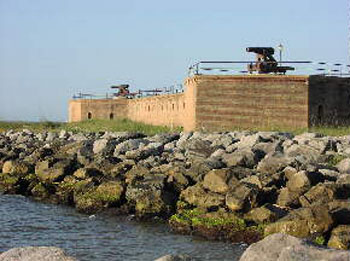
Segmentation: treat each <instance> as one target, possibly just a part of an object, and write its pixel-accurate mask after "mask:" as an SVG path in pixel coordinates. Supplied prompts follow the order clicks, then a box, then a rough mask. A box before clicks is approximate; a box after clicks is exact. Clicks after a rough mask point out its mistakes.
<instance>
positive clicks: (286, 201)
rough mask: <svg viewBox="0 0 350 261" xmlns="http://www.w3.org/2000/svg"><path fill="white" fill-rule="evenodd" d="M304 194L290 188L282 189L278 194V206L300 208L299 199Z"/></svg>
mask: <svg viewBox="0 0 350 261" xmlns="http://www.w3.org/2000/svg"><path fill="white" fill-rule="evenodd" d="M301 194H302V193H300V192H293V191H290V190H289V189H288V188H282V189H281V190H280V192H279V194H278V198H277V205H279V206H282V207H293V208H295V207H298V206H300V202H299V197H300V196H301Z"/></svg>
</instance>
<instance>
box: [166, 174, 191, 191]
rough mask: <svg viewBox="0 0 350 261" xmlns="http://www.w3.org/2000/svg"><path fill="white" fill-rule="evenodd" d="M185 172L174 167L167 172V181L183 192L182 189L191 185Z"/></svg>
mask: <svg viewBox="0 0 350 261" xmlns="http://www.w3.org/2000/svg"><path fill="white" fill-rule="evenodd" d="M184 173H185V170H184V169H181V168H173V169H171V170H169V171H168V172H167V176H168V179H167V183H168V184H171V185H172V186H173V187H174V189H175V191H176V192H178V193H181V191H183V190H184V189H186V188H187V187H188V186H189V185H190V182H189V180H188V179H187V178H186V176H185V175H184Z"/></svg>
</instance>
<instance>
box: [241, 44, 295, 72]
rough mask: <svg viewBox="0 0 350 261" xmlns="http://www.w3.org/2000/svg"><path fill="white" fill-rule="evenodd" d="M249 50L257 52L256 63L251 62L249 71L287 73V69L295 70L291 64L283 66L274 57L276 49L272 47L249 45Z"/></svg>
mask: <svg viewBox="0 0 350 261" xmlns="http://www.w3.org/2000/svg"><path fill="white" fill-rule="evenodd" d="M246 51H247V52H251V53H255V54H256V60H255V63H253V62H252V63H250V64H248V66H247V70H248V72H249V73H253V72H257V73H259V74H268V73H276V74H277V73H278V74H285V73H286V72H287V71H294V70H295V68H294V67H291V66H281V65H279V64H278V62H277V61H276V59H275V58H274V57H273V55H274V53H275V49H274V48H272V47H248V48H247V49H246Z"/></svg>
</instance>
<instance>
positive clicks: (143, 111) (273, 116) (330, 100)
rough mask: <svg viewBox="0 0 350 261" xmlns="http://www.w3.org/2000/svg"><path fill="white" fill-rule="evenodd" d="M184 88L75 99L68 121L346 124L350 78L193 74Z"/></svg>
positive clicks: (198, 126)
mask: <svg viewBox="0 0 350 261" xmlns="http://www.w3.org/2000/svg"><path fill="white" fill-rule="evenodd" d="M185 87H186V88H185V92H184V93H179V94H171V95H158V96H151V97H145V98H137V99H125V98H116V99H98V100H96V99H74V100H70V101H69V121H70V122H75V121H82V120H87V119H111V120H113V119H115V118H118V117H119V118H129V119H131V120H134V121H138V122H143V123H148V124H154V125H166V126H170V127H175V126H182V127H184V130H186V131H190V130H209V131H224V130H232V129H234V128H237V127H239V128H256V129H259V128H260V129H262V128H263V129H274V128H280V129H298V128H308V127H311V126H313V125H327V126H331V125H349V123H350V78H342V77H331V76H286V75H244V76H242V75H195V76H192V77H189V78H187V79H186V80H185Z"/></svg>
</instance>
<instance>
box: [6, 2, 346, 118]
mask: <svg viewBox="0 0 350 261" xmlns="http://www.w3.org/2000/svg"><path fill="white" fill-rule="evenodd" d="M348 12H349V1H347V0H293V1H286V0H284V1H282V0H265V1H261V0H250V1H248V0H245V1H241V0H235V1H233V0H230V1H229V0H227V1H221V0H216V1H213V0H211V1H206V0H200V1H197V0H193V1H188V0H187V1H184V0H177V1H164V0H157V1H156V0H148V1H143V0H139V1H136V0H134V1H133V0H128V1H125V0H123V1H121V0H0V120H33V121H36V120H59V121H64V120H66V119H67V113H68V112H67V102H68V99H69V98H70V97H71V96H72V95H73V94H74V93H77V92H80V91H83V92H94V93H105V92H107V91H109V86H110V85H112V84H119V83H124V82H128V83H130V84H131V86H132V87H133V88H135V89H136V88H137V89H138V88H142V89H144V88H159V87H164V86H169V85H171V84H173V83H174V82H177V83H182V82H183V79H184V78H185V77H186V74H187V68H188V66H189V65H190V64H191V63H192V62H195V61H197V60H201V59H224V60H234V59H249V60H250V59H251V58H252V55H249V54H247V53H245V47H247V46H273V47H275V46H277V45H278V44H279V43H282V44H284V45H285V46H286V50H285V55H284V56H285V57H286V59H294V60H297V59H308V60H314V61H329V62H346V63H349V61H348V60H349V54H348V46H349V43H348V42H349V40H348V38H349V28H348V27H349V25H348V24H349V15H348Z"/></svg>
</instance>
